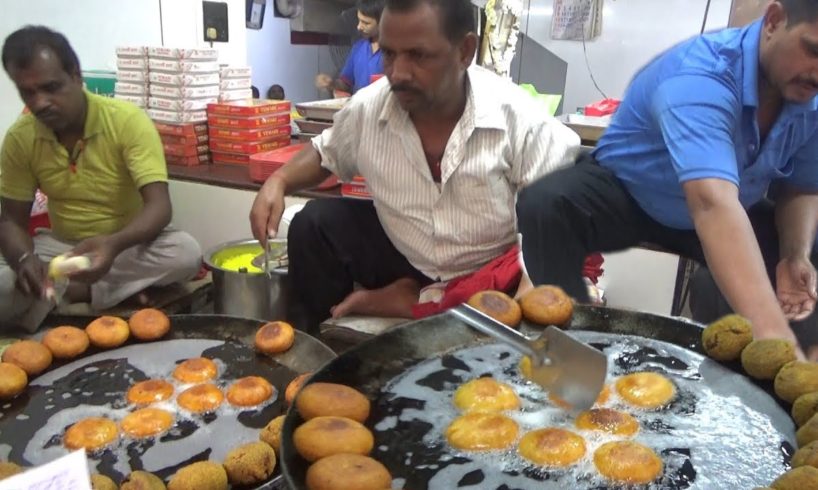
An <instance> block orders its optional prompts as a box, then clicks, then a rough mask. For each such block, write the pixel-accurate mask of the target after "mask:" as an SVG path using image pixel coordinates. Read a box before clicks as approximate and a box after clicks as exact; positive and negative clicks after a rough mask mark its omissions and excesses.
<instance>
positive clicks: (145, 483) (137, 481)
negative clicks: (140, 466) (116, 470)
mask: <svg viewBox="0 0 818 490" xmlns="http://www.w3.org/2000/svg"><path fill="white" fill-rule="evenodd" d="M114 488H116V487H114ZM165 488H166V487H165V482H163V481H162V479H161V478H159V477H158V476H156V475H154V474H153V473H148V472H147V471H134V472H132V473H131V474H130V475H128V477H127V478H125V479H124V480H122V486H121V487H119V490H165Z"/></svg>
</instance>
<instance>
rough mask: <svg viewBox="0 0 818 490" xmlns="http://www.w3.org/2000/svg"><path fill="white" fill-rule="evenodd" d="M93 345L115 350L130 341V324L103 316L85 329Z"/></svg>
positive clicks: (120, 319)
mask: <svg viewBox="0 0 818 490" xmlns="http://www.w3.org/2000/svg"><path fill="white" fill-rule="evenodd" d="M85 333H86V334H88V339H89V340H90V341H91V345H93V346H95V347H99V348H100V349H113V348H115V347H119V346H120V345H122V344H124V343H125V342H127V341H128V337H130V336H131V330H130V328H128V322H126V321H125V320H123V319H122V318H117V317H114V316H101V317H99V318H97V319H96V320H94V321H92V322H91V323H89V324H88V326H87V327H85Z"/></svg>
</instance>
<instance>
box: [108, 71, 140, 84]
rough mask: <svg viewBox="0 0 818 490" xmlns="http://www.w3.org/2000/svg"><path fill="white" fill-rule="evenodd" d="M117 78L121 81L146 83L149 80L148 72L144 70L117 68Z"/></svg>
mask: <svg viewBox="0 0 818 490" xmlns="http://www.w3.org/2000/svg"><path fill="white" fill-rule="evenodd" d="M116 79H117V81H119V82H131V83H145V82H147V81H148V72H146V71H142V70H117V72H116Z"/></svg>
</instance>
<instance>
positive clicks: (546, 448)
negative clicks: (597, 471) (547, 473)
mask: <svg viewBox="0 0 818 490" xmlns="http://www.w3.org/2000/svg"><path fill="white" fill-rule="evenodd" d="M517 451H518V452H519V453H520V456H522V457H524V458H525V459H527V460H529V461H531V462H533V463H536V464H538V465H542V466H555V467H564V466H570V465H572V464H574V463H575V462H577V461H578V460H579V459H580V458H582V457H583V456H584V455H585V439H583V438H582V437H581V436H579V435H577V434H575V433H573V432H571V431H570V430H565V429H559V428H556V427H549V428H546V429H539V430H535V431H532V432H529V433H528V434H526V435H524V436H523V438H522V439H521V440H520V446H519V447H518V448H517Z"/></svg>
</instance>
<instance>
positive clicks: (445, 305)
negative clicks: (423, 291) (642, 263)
mask: <svg viewBox="0 0 818 490" xmlns="http://www.w3.org/2000/svg"><path fill="white" fill-rule="evenodd" d="M519 253H520V250H519V247H518V246H517V245H515V246H513V247H511V248H510V249H509V250H508V251H507V252H506V253H504V254H503V255H501V256H499V257H497V258H496V259H494V260H492V261H491V262H489V263H488V264H486V265H484V266H483V267H482V268H481V269H480V270H478V271H477V272H475V273H473V274H470V275H468V276H461V277H458V278H456V279H452V280H451V281H449V283H448V284H447V285H446V289H445V290H444V291H443V298H442V299H441V300H440V302H439V303H435V302H434V301H429V302H427V303H418V304H416V305H415V306H413V307H412V316H414V317H415V318H425V317H427V316H431V315H435V314H437V313H441V312H443V311H446V310H448V309H449V308H453V307H455V306H457V305H459V304H462V303H465V302H466V301H468V300H469V298H471V297H472V296H473V295H474V294H475V293H478V292H480V291H488V290H495V291H503V292H510V291H511V290H512V289H514V288H516V287H517V286H518V285H519V284H520V278H521V277H522V268H521V267H520V261H519ZM602 262H603V259H602V254H593V255H590V256H588V258H587V259H586V260H585V266H584V267H583V269H582V275H583V276H585V277H587V278H589V279H591V281H593V283H594V284H596V282H597V280H598V279H599V276H600V275H602V267H601V266H602Z"/></svg>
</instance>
